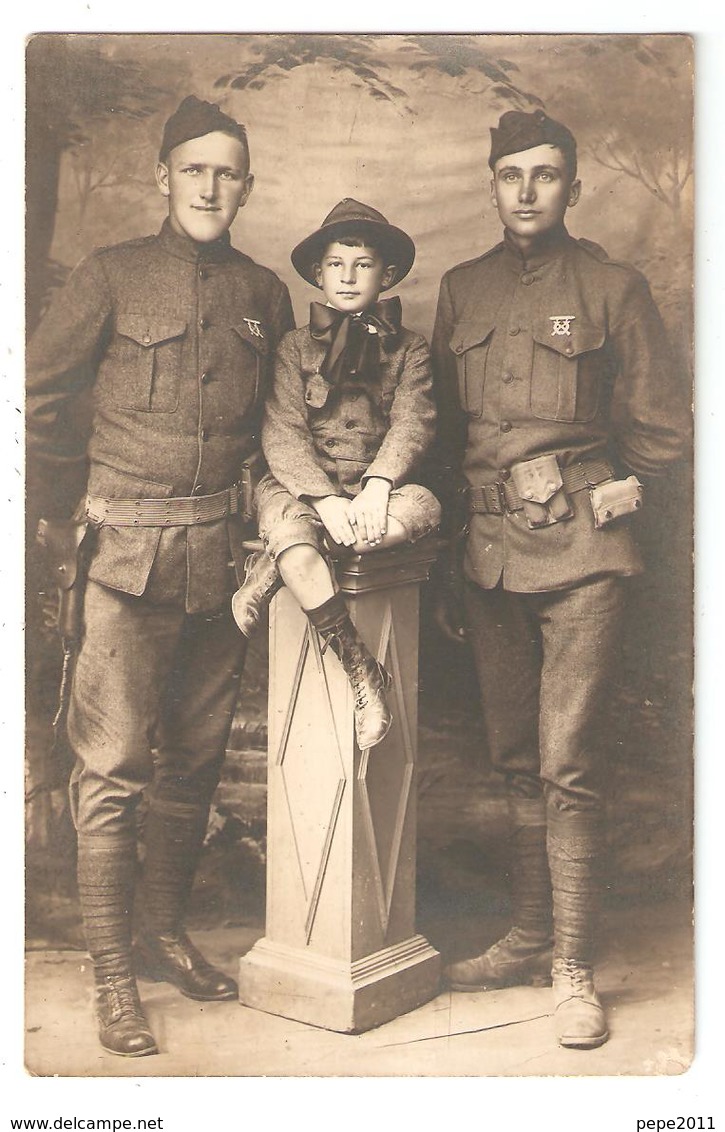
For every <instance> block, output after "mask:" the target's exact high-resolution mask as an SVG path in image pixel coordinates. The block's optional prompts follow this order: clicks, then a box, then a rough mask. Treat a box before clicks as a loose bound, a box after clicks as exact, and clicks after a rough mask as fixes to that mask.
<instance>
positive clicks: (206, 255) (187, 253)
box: [159, 217, 231, 263]
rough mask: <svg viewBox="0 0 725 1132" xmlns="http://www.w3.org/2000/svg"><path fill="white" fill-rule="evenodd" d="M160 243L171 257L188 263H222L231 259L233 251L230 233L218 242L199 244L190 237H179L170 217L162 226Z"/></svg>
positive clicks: (221, 237)
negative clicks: (230, 253)
mask: <svg viewBox="0 0 725 1132" xmlns="http://www.w3.org/2000/svg"><path fill="white" fill-rule="evenodd" d="M159 243H160V244H161V246H162V248H163V249H164V251H166V252H168V253H169V255H173V256H175V257H176V258H177V259H183V260H185V261H186V262H187V263H221V262H222V261H223V260H225V259H228V258H229V252H230V250H231V240H230V237H229V233H228V232H225V233H224V235H223V236H220V237H219V239H218V240H213V241H212V243H209V244H197V242H196V240H192V239H191V238H190V237H189V236H183V235H179V234H178V233H177V232H175V231H174V229H173V228H172V227H171V221H170V220H169V218H168V217H167V218H166V220H164V223H163V224H162V226H161V231H160V232H159Z"/></svg>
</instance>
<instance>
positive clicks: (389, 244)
mask: <svg viewBox="0 0 725 1132" xmlns="http://www.w3.org/2000/svg"><path fill="white" fill-rule="evenodd" d="M350 235H360V236H363V237H367V238H368V239H369V240H370V242H371V244H373V245H374V246H375V247H379V248H380V249H381V251H382V252H383V253H384V254H385V258H386V261H387V262H388V263H394V264H395V266H396V267H397V269H398V270H397V271H396V273H395V280H394V283H399V282H400V280H401V279H402V278H403V277H404V276H405V275H407V274H408V272H409V271H410V269H411V267H412V266H413V260H414V259H415V244H414V243H413V241H412V240H411V238H410V236H409V235H408V234H407V232H404V231H403V229H402V228H396V227H395V226H394V225H393V224H390V223H389V222H388V221H387V220H386V219H385V217H384V216H383V214H382V212H378V211H377V209H375V208H371V207H370V205H369V204H361V203H360V201H359V200H353V199H352V197H345V199H344V200H341V201H339V202H338V203H337V204H336V205H335V207H334V208H333V210H332V212H329V213H328V214H327V216H326V217H325V219H324V220H323V221H322V225H321V226H320V227H319V228H318V229H317V231H316V232H313V233H312V235H311V236H307V238H306V239H304V240H302V242H301V243H299V244H298V245H297V247H296V248H295V249H294V251H293V252H292V256H291V259H292V264H293V266H294V268H295V270H296V271H298V272H299V274H300V275H301V276H302V278H303V279H306V280H307V282H308V283H312V284H313V286H315V287H316V286H317V280H316V279H315V274H314V271H313V267H314V265H315V264H316V263H319V262H320V257H321V256H322V253H323V251H324V250H325V248H326V247H327V245H328V244H331V243H333V241H335V240H340V239H344V238H345V236H350ZM390 286H391V287H392V286H393V283H391V284H390ZM383 289H384V290H387V287H386V288H383Z"/></svg>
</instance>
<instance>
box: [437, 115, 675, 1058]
mask: <svg viewBox="0 0 725 1132" xmlns="http://www.w3.org/2000/svg"><path fill="white" fill-rule="evenodd" d="M489 164H490V167H491V169H492V172H493V177H492V182H491V196H492V200H493V203H494V206H495V207H496V208H497V209H498V212H499V216H500V219H501V221H502V223H503V226H504V234H503V241H502V242H501V243H500V244H498V245H497V246H496V247H494V248H492V249H491V251H489V252H487V253H486V254H485V255H483V256H480V257H478V258H477V259H473V260H470V261H468V262H467V263H462V264H459V265H458V266H457V267H454V268H453V269H452V270H451V271H449V272H448V273H447V274H446V275H445V276H444V278H443V280H442V283H441V289H440V297H439V302H438V313H437V318H436V325H435V330H434V335H433V361H434V373H435V382H436V389H437V401H438V420H439V434H438V443H439V451H440V455H441V460H442V464H443V466H444V468H445V469H446V476H447V484H448V504H449V506H448V509H447V510H448V515H449V521H450V525H451V527H453V526H454V519H453V516H454V515H455V514H458V517H459V520H460V521H459V522H458V523H457V529H452V530H451V532H450V533H451V535H452V556H451V559H450V573H449V575H448V580H449V582H450V583H451V588H450V590H449V592H448V594H447V595H446V594H445V593H444V594H443V596H442V600H441V602H440V604H439V623H440V625H441V628H442V629H443V631H444V632H445V633H446V634H447V635H449V636H451V637H452V639H456V640H461V638H462V636H463V635H464V634H466V633H467V635H468V637H469V638H470V641H471V645H472V649H473V654H474V659H475V663H476V668H477V673H478V679H479V685H480V690H481V699H482V706H483V711H484V717H485V723H486V730H487V737H488V746H489V750H490V753H491V759H492V762H493V765H494V766H495V767H496V768H497V769H498V770H499V771H500V772H501V773H502V774H503V775H504V776H505V779H506V783H507V787H508V795H509V811H510V817H511V841H510V847H511V848H510V852H511V858H510V875H511V885H512V919H513V926H512V929H511V931H510V932H509V933H508V934H507V935H506V936H505V937H504V938H503V939H502V940H500V941H499V942H498V943H496V944H494V945H493V946H492V947H490V948H489V949H488V950H487V951H485V952H484V953H483V954H481V955H478V956H476V957H475V958H472V959H465V960H462V961H459V962H456V963H453V964H452V965H451V966H450V967H449V968H448V970H447V976H448V980H449V985H450V986H451V987H452V988H453V989H456V990H482V989H488V988H493V987H501V986H509V985H513V984H516V983H534V984H536V983H539V984H542V985H543V984H545V983H550V982H552V980H553V986H554V1006H555V1015H554V1018H555V1029H556V1034H557V1039H558V1041H559V1043H560V1044H561V1045H564V1046H567V1047H573V1048H583V1049H589V1048H592V1047H595V1046H598V1045H601V1044H602V1043H603V1042H604V1041H606V1039H607V1036H608V1030H607V1023H606V1019H605V1016H604V1011H603V1010H602V1006H601V1003H600V1001H599V998H598V996H597V994H596V990H595V988H594V982H593V964H594V958H595V943H596V936H597V908H598V902H599V894H600V887H601V875H600V870H599V865H600V858H601V853H602V848H603V843H604V828H603V819H604V810H605V797H604V782H605V780H606V776H607V768H606V761H605V759H606V755H605V753H604V752H602V751H601V748H600V746H599V745H598V743H597V742H596V738H595V735H596V727H597V720H598V715H599V712H600V710H601V708H602V707H603V705H604V703H605V701H606V699H607V689H608V685H609V681H610V679H611V676H612V674H613V671H614V669H615V667H616V664H617V659H618V648H619V640H620V629H621V625H622V618H623V611H624V600H625V593H626V586H627V582H626V579H627V577H628V576H631V575H634V574H637V573H639V572H640V571H641V570H642V568H643V567H642V561H641V558H640V554H639V551H638V549H637V544H636V524H637V513H638V511H639V509H640V507H641V506H642V505H643V500H644V505H646V496H643V490H642V481H644V483H645V485H646V481H647V479H648V478H649V477H650V476H656V475H659V474H661V473H662V472H664V470H665V469H666V468H667V466H668V465H670V464H672V463H673V462H674V461H676V460H677V459H678V458H679V457H680V456H681V453H682V449H683V444H684V440H685V437H686V434H687V429H688V425H689V421H688V413H687V385H688V383H687V380H686V377H685V375H684V374H681V373H675V372H673V368H672V364H671V355H670V353H669V351H668V348H667V344H666V339H665V333H664V328H663V325H662V321H661V319H660V316H659V314H658V311H657V308H656V307H655V304H654V302H653V300H652V297H651V295H650V291H649V288H648V286H647V282H646V280H645V279H644V277H643V276H642V275H641V274H640V273H639V272H638V271H636V270H635V269H634V268H632V267H629V266H626V265H624V264H621V263H617V262H615V261H613V260H611V259H610V258H609V257H608V255H607V254H606V252H605V251H603V249H602V248H601V247H599V246H598V245H597V244H594V243H590V242H589V241H588V240H581V239H580V240H577V239H573V238H572V237H571V236H570V235H569V233H568V232H567V229H566V227H565V224H564V218H565V214H566V212H567V210H568V209H569V208H573V207H574V206H575V205H576V203H577V201H578V200H579V195H580V192H581V184H580V182H579V180H578V179H577V154H576V142H575V139H574V137H573V135H572V133H571V131H570V130H569V129H567V127H566V126H564V125H562V124H561V123H560V122H557V121H555V120H554V119H552V118H550V117H549V116H548V115H547V114H546V113H545V112H544V111H543V110H537V111H534V112H533V113H524V112H521V111H509V112H507V113H506V114H504V115H503V116H502V117H501V120H500V122H499V124H498V127H496V128H493V129H492V130H491V155H490V160H489ZM640 477H641V480H640ZM456 503H457V504H462V510H463V511H465V515H464V516H461V515H460V509H457V507H456ZM461 529H462V531H463V533H462V534H461V533H460V532H461ZM461 558H462V574H463V577H462V578H461V577H460V576H459V575H458V564H459V562H460V560H461ZM464 626H465V627H464Z"/></svg>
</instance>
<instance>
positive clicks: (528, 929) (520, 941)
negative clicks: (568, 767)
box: [445, 798, 553, 991]
mask: <svg viewBox="0 0 725 1132" xmlns="http://www.w3.org/2000/svg"><path fill="white" fill-rule="evenodd" d="M509 817H510V821H511V825H512V834H511V839H510V857H509V876H510V880H511V906H512V913H513V920H514V926H513V927H512V928H511V930H510V931H509V932H507V934H506V935H505V936H504V937H503V939H500V940H498V942H497V943H494V944H493V945H492V946H491V947H489V948H488V950H487V951H484V953H483V954H482V955H477V956H475V957H474V958H472V959H463V960H461V961H460V962H458V963H452V964H451V965H450V966H449V967H447V968H446V971H445V976H446V979H447V981H448V985H449V986H450V988H451V990H457V991H480V990H495V989H496V988H499V987H510V986H519V985H528V986H533V987H545V986H550V985H551V962H552V944H553V927H552V909H551V877H550V875H549V864H548V861H547V856H546V811H545V808H544V801H543V798H531V799H530V798H510V799H509Z"/></svg>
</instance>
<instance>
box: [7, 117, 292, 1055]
mask: <svg viewBox="0 0 725 1132" xmlns="http://www.w3.org/2000/svg"><path fill="white" fill-rule="evenodd" d="M156 181H157V185H158V188H159V190H160V191H161V193H162V194H163V196H164V197H166V199H167V201H168V217H167V219H166V220H165V221H164V223H163V226H162V228H161V230H160V232H159V233H158V234H157V235H153V236H148V237H145V238H142V239H135V240H131V241H129V242H127V243H122V244H118V245H116V246H114V247H108V248H102V249H100V250H98V251H95V252H94V253H92V254H91V255H90V256H88V257H87V258H86V259H85V260H83V262H82V263H81V264H80V265H79V266H78V267H77V268H76V270H75V271H74V272H73V273H72V275H71V277H70V280H69V282H68V283H67V285H66V286H65V288H64V289H63V290H62V292H60V293H59V294H58V295H57V296H56V298H55V301H54V302H53V304H52V306H51V308H50V310H49V312H48V314H47V315H46V317H45V319H44V321H43V322H42V324H41V325H40V327H39V329H38V331H37V333H36V334H35V336H34V339H33V340H32V342H31V344H30V347H29V352H28V440H29V455H30V459H31V460H32V461H34V462H35V465H36V468H45V469H46V473H45V474H46V475H47V476H48V477H50V476H52V475H53V474H54V468H55V467H56V466H57V464H56V462H57V461H59V460H62V459H63V458H64V455H63V452H64V441H63V436H62V435H61V434H62V425H61V421H62V413H63V411H64V407H65V406H66V405H67V403H68V402H70V401H71V399H72V398H73V397H74V395H75V394H76V392H77V391H78V389H79V388H80V387H82V386H83V385H84V384H85V385H86V386H88V385H92V389H93V394H92V395H93V420H92V430H91V437H90V442H89V446H88V457H89V476H88V486H87V496H86V498H85V500H84V503H83V508H82V522H83V523H87V524H88V525H89V526H90V527H91V528H92V530H93V546H92V549H91V550H90V553H89V555H88V567H87V580H86V581H85V593H84V595H83V631H82V638H81V640H80V648H79V650H78V655H77V660H76V664H75V672H74V674H73V680H72V687H71V690H70V700H69V704H68V722H67V727H68V738H69V741H70V744H71V746H72V748H73V751H74V754H75V759H76V761H75V769H74V771H73V775H72V780H71V804H72V809H73V814H74V820H75V823H76V827H77V830H78V889H79V896H80V903H81V911H82V915H83V924H84V930H85V934H86V940H87V944H88V948H89V952H90V955H91V958H92V960H93V968H94V973H95V978H96V1003H97V1014H98V1025H99V1033H100V1039H101V1043H102V1045H103V1046H104V1048H105V1049H107V1050H109V1051H110V1052H111V1053H115V1054H120V1055H123V1056H129V1057H138V1056H143V1055H145V1054H151V1053H155V1052H157V1047H156V1041H155V1038H154V1036H153V1034H152V1033H151V1031H150V1029H149V1025H148V1022H147V1020H146V1018H145V1015H144V1013H143V1010H142V1008H141V1004H140V1001H139V998H138V991H137V986H136V981H135V975H136V974H137V973H138V972H140V971H142V972H143V973H146V974H148V975H151V977H153V978H155V979H164V980H166V981H169V982H171V983H173V984H174V985H175V986H177V987H178V988H179V989H180V990H181V992H182V993H183V994H185V995H187V996H188V997H190V998H193V999H197V1000H201V1001H204V1000H214V999H234V998H235V997H236V994H237V988H236V984H235V983H234V980H233V979H232V978H230V977H229V976H228V975H227V974H225V973H224V972H222V971H219V970H217V969H215V968H214V967H212V966H211V965H210V964H209V963H208V962H207V961H206V959H205V958H204V957H203V956H202V955H201V954H200V953H199V951H198V950H197V949H196V947H195V946H194V945H193V943H192V942H191V940H190V939H189V937H188V936H187V935H186V933H185V931H184V926H183V925H184V914H185V909H186V904H187V902H188V897H189V894H190V891H191V886H192V883H193V879H194V873H195V870H196V865H197V861H198V858H199V853H200V850H201V847H202V844H203V841H204V837H205V833H206V828H207V819H208V813H209V805H210V802H211V798H212V795H213V793H214V790H215V787H216V785H217V782H218V780H219V775H220V772H221V766H222V761H223V759H224V753H225V749H226V743H227V738H228V735H229V730H230V727H231V722H232V717H233V713H234V708H235V703H236V699H237V693H238V688H239V681H240V676H241V671H242V666H243V662H244V655H245V641H244V638H243V637H241V636H240V634H239V633H238V632H237V629H236V626H235V624H234V622H233V619H232V616H231V609H230V599H231V596H232V594H233V593H234V592H235V590H236V589H237V587H238V586H239V584H240V583H241V581H242V579H243V568H244V561H245V558H246V555H247V551H246V549H245V547H244V545H243V544H244V539H245V536H248V535H249V534H250V533H252V532H251V530H250V527H249V521H250V518H251V515H252V490H253V486H254V485H253V483H252V480H253V478H254V475H255V468H256V466H257V465H258V463H259V461H260V459H261V457H260V442H259V426H260V421H261V411H262V406H263V402H264V397H265V393H266V390H267V387H268V383H269V380H270V376H271V373H270V367H271V363H272V359H273V357H274V351H275V347H276V345H277V342H278V340H279V339H280V338H281V336H282V335H283V334H284V333H285V332H286V331H287V330H290V329H291V328H292V326H293V317H292V308H291V304H290V299H289V294H288V292H287V288H286V287H285V286H284V285H283V284H282V283H281V282H280V280H279V279H278V278H277V276H276V275H275V274H274V273H273V272H272V271H270V270H268V269H267V268H265V267H261V266H259V265H258V264H256V263H255V262H254V261H253V260H251V259H250V258H249V256H247V255H244V254H243V253H241V252H239V251H237V250H236V249H235V248H234V247H232V245H231V242H230V239H229V231H228V230H229V227H230V225H231V223H232V221H233V220H234V217H235V215H236V213H237V211H238V209H239V208H241V207H242V206H243V205H244V204H245V203H246V201H247V199H248V197H249V194H250V192H251V191H252V188H253V184H254V178H253V176H252V174H251V173H250V171H249V148H248V144H247V139H246V133H245V130H244V127H243V126H241V125H239V124H238V123H237V122H235V121H234V120H233V119H232V118H230V117H229V116H228V115H227V114H225V113H224V112H223V111H221V110H220V109H219V107H218V106H216V105H214V104H212V103H209V102H204V101H201V100H200V99H198V98H196V97H194V96H193V95H192V96H190V97H189V98H186V99H185V100H184V101H183V102H182V103H181V105H180V106H179V107H178V109H177V111H176V112H175V113H174V114H173V115H172V116H171V117H170V118H169V120H168V122H167V123H166V126H165V129H164V134H163V139H162V144H161V150H160V153H159V161H158V165H157V167H156ZM57 533H58V531H57V529H55V530H54V529H52V528H50V527H49V526H48V525H47V524H46V526H45V527H44V529H43V530H42V532H41V534H42V537H44V538H45V540H46V542H48V541H49V542H51V543H52V544H53V545H54V546H55V545H56V541H55V540H54V534H57ZM61 533H62V532H61ZM73 541H74V540H73V534H72V531H71V533H70V542H71V547H70V549H72V548H73V547H72V544H73ZM78 541H79V540H78ZM61 542H62V540H61ZM84 545H85V543H84ZM68 549H69V547H68V545H67V543H66V545H65V547H63V546H60V547H59V548H58V550H57V553H58V554H59V555H60V560H59V561H58V563H57V565H58V566H64V568H65V571H66V573H65V575H63V574H61V576H63V577H65V578H66V579H69V578H70V572H71V571H72V569H73V565H72V563H71V556H69V555H68V553H67V552H68ZM74 585H77V583H74ZM74 585H71V586H68V587H67V589H66V591H65V592H66V593H67V594H68V595H70V597H71V598H72V597H73V595H74V593H78V594H80V588H81V587H80V586H79V588H78V589H76V590H74ZM72 604H73V601H71V605H72ZM66 612H69V611H68V610H66ZM76 612H77V610H76ZM73 632H74V630H73V628H72V626H71V627H69V629H68V633H69V634H70V635H68V633H67V644H68V650H70V651H72V649H73V647H74V641H73V639H72V638H73ZM143 793H147V796H148V802H149V804H148V811H147V818H146V823H145V860H144V870H143V883H142V897H143V899H142V905H143V919H142V923H141V924H140V926H139V929H138V932H137V935H136V939H135V944H134V951H133V954H132V928H131V909H132V906H133V900H134V888H135V878H136V867H137V853H136V819H135V810H136V807H137V804H138V802H139V799H140V798H141V795H142V794H143Z"/></svg>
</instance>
